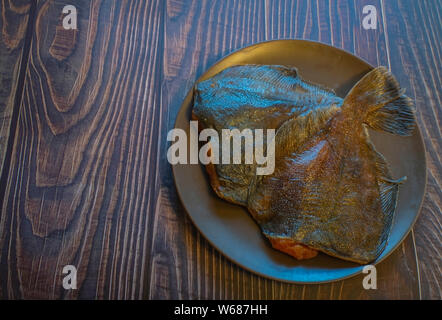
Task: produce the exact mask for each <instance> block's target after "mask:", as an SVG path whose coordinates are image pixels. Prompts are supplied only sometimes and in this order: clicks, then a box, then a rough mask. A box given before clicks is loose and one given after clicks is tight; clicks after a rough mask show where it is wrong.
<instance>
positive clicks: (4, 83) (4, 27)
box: [0, 0, 31, 174]
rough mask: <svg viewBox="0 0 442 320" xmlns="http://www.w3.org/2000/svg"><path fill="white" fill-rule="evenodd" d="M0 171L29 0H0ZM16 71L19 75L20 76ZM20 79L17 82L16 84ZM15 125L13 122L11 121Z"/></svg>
mask: <svg viewBox="0 0 442 320" xmlns="http://www.w3.org/2000/svg"><path fill="white" fill-rule="evenodd" d="M0 6H1V7H0V12H1V16H0V29H1V40H0V83H1V87H0V174H1V173H2V171H3V162H4V159H5V155H6V154H7V148H8V139H9V133H10V130H11V124H12V122H14V121H15V122H16V121H17V116H16V115H15V117H14V119H13V111H14V106H15V105H19V103H20V100H21V97H22V86H23V83H22V82H23V76H24V72H25V69H26V63H24V64H22V62H23V61H24V62H26V61H27V59H26V57H23V52H24V43H25V41H24V39H25V36H26V30H27V27H28V20H29V11H30V8H31V0H25V1H19V0H12V1H6V0H3V1H1V4H0ZM20 74H22V77H21V79H20ZM19 83H20V84H19ZM13 126H15V124H14V125H13Z"/></svg>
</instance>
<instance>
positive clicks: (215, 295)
mask: <svg viewBox="0 0 442 320" xmlns="http://www.w3.org/2000/svg"><path fill="white" fill-rule="evenodd" d="M16 1H17V2H15V1H7V0H3V2H4V4H5V5H10V4H11V3H19V4H20V6H18V5H16V6H13V7H14V8H16V7H17V8H22V9H20V10H19V12H15V13H14V11H13V13H14V14H17V15H19V16H20V17H21V19H22V20H24V19H26V18H24V17H25V16H26V14H25V12H24V10H25V9H24V8H26V6H24V5H23V3H24V2H23V0H20V1H19V0H16ZM67 4H71V3H69V2H68V1H67V0H55V1H49V0H48V1H44V0H41V1H38V2H37V8H36V10H35V16H33V18H34V19H35V24H33V25H32V37H30V39H29V41H30V43H29V45H30V49H31V50H30V54H29V59H28V60H27V61H26V62H27V66H28V67H27V69H26V72H25V73H23V75H24V76H25V78H24V86H23V91H22V92H23V101H22V103H21V104H20V105H19V107H20V109H19V114H18V121H17V122H16V123H15V124H13V125H14V126H13V127H14V128H16V130H15V132H14V135H13V136H14V137H15V140H13V141H12V140H10V143H11V144H12V143H13V148H12V153H11V156H10V162H8V166H9V168H10V170H9V172H7V174H6V175H4V177H5V181H7V183H6V184H5V186H4V188H5V189H6V190H5V195H4V198H3V199H2V212H1V217H0V297H1V298H4V299H6V298H9V299H14V298H50V299H56V298H64V299H75V298H83V299H93V298H99V299H109V298H113V299H140V298H150V299H170V298H172V299H419V298H435V299H440V297H441V289H440V287H441V272H440V269H441V268H440V267H441V266H440V256H441V254H440V251H441V247H440V243H441V241H440V240H441V239H440V234H441V228H440V225H441V222H440V205H441V192H440V172H441V165H440V159H439V154H440V151H441V150H440V141H441V139H440V138H441V137H440V111H441V110H440V108H441V107H440V88H441V78H440V72H441V67H440V61H441V59H440V53H441V48H440V46H441V41H440V40H441V39H440V35H441V31H442V30H440V29H441V25H440V15H441V12H440V11H441V10H440V3H438V2H437V0H432V1H425V2H421V1H419V2H417V1H412V0H409V1H402V2H396V1H391V2H390V1H388V2H387V1H383V0H357V1H332V0H330V1H325V0H311V1H308V0H299V1H289V0H287V1H283V0H281V1H271V0H256V1H247V0H225V1H221V0H219V1H200V0H192V1H190V0H189V1H187V0H167V1H166V0H165V1H159V0H155V1H154V0H153V1H142V0H132V1H131V0H107V1H100V0H93V1H86V0H81V1H76V4H75V6H76V7H77V10H78V31H77V32H75V33H74V34H72V35H69V34H67V33H65V32H63V31H62V30H61V29H60V28H61V19H60V17H61V12H62V8H63V6H64V5H67ZM366 4H371V5H374V6H375V7H376V8H377V9H378V25H377V29H376V30H364V29H363V28H362V18H363V14H362V8H363V6H364V5H366ZM22 11H23V12H22ZM3 12H6V11H4V10H3V9H2V15H3ZM2 21H3V20H2ZM14 21H15V23H18V22H19V21H20V20H19V19H15V20H14ZM22 22H23V21H22ZM23 23H24V22H23ZM417 25H419V27H416V26H417ZM15 28H16V29H15V30H21V29H20V27H19V25H16V27H15ZM22 28H23V27H22ZM57 30H58V35H57ZM281 38H303V39H311V40H317V41H321V42H324V43H328V44H331V45H333V46H336V47H340V48H343V49H345V50H347V51H350V52H352V53H354V54H356V55H357V56H359V57H361V58H363V59H365V60H367V61H368V62H370V63H371V64H373V65H385V66H387V67H390V68H391V69H392V71H393V73H394V74H395V75H397V76H398V78H399V81H400V82H401V85H403V86H404V87H406V88H407V93H408V94H409V95H410V96H411V97H413V98H414V99H415V101H416V105H417V106H418V119H419V125H420V127H421V129H422V131H423V133H424V139H425V143H426V146H427V159H428V167H429V173H428V190H427V196H426V198H425V202H424V207H423V210H422V215H421V217H420V218H419V220H418V222H417V224H416V226H415V228H414V232H413V233H412V234H410V235H409V236H408V237H407V238H406V239H405V241H404V242H403V243H402V244H401V246H400V247H399V248H398V249H397V250H396V251H395V252H394V253H393V254H392V255H391V256H390V257H388V258H387V259H386V260H384V261H383V262H382V263H380V264H379V265H378V267H377V274H378V289H377V290H364V289H363V287H362V278H363V277H362V275H361V276H357V277H354V278H351V279H348V280H344V281H340V282H335V283H330V284H322V285H292V284H286V283H282V282H278V281H273V280H269V279H266V278H262V277H259V276H257V275H255V274H252V273H250V272H248V271H246V270H244V269H242V268H240V267H238V266H236V265H235V264H234V263H232V262H230V261H229V260H228V259H226V258H225V257H224V256H223V255H222V254H221V253H220V252H218V251H217V250H216V249H214V248H213V247H212V246H211V245H210V244H209V243H208V242H207V241H206V240H205V239H204V238H203V237H202V235H201V234H200V233H199V232H198V231H197V230H196V228H195V227H194V226H193V224H192V223H191V221H190V219H189V218H188V217H187V214H186V213H185V211H184V209H183V207H182V205H181V203H180V201H179V199H178V197H177V193H176V190H175V187H174V183H173V177H172V171H171V167H170V165H169V164H168V163H167V160H166V149H167V147H168V144H167V142H166V134H167V132H168V130H170V129H171V128H173V125H174V121H175V117H176V115H177V112H178V110H179V108H180V106H181V103H182V101H183V99H184V97H185V95H186V94H187V92H188V91H189V90H190V89H191V88H192V86H193V84H194V81H195V80H196V79H197V78H198V77H199V76H200V75H201V74H203V73H204V71H205V70H207V69H208V68H209V67H210V66H211V65H212V64H213V63H215V62H216V61H217V60H219V59H221V58H222V57H224V56H225V55H226V54H228V53H230V52H232V51H235V50H237V49H240V48H242V47H244V46H247V45H250V44H254V43H257V42H260V41H265V40H272V39H281ZM10 43H14V42H13V41H12V42H11V41H10ZM20 46H23V44H20V43H18V44H17V47H16V48H20ZM2 50H3V49H2V47H1V46H0V59H4V58H5V57H8V55H7V54H6V53H5V52H6V51H4V50H3V51H2ZM15 50H17V52H19V49H15ZM8 52H9V51H8ZM16 57H17V56H16ZM8 59H11V60H8V61H17V60H16V59H17V58H15V60H14V59H12V58H8ZM14 63H16V62H14ZM14 63H11V64H10V65H11V66H12V65H14ZM16 69H17V67H14V71H11V70H12V69H11V70H10V71H8V72H9V73H4V74H8V76H5V77H9V78H5V79H8V80H7V81H8V82H9V79H12V78H11V77H17V73H18V71H17V70H16ZM1 70H3V68H2V69H1ZM2 72H3V71H2ZM1 76H2V77H3V73H2V74H1ZM11 83H12V87H13V83H14V82H13V81H11ZM12 87H11V88H12ZM10 92H12V89H11V90H10V91H8V92H7V94H6V95H7V96H8V97H11V98H10V99H16V97H17V93H10ZM0 98H1V97H0ZM0 102H1V100H0ZM68 264H71V265H74V266H76V267H77V268H78V290H71V291H67V290H64V289H63V288H62V277H63V274H62V269H63V267H64V266H65V265H68Z"/></svg>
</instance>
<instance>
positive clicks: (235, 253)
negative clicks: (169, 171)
mask: <svg viewBox="0 0 442 320" xmlns="http://www.w3.org/2000/svg"><path fill="white" fill-rule="evenodd" d="M238 64H277V65H286V66H294V67H296V68H297V69H298V71H299V74H300V76H301V77H302V78H303V79H305V80H308V81H311V82H314V83H317V84H320V85H324V86H326V87H328V88H331V89H334V91H335V92H336V93H337V95H339V96H340V97H344V96H345V95H346V93H347V92H348V91H349V90H350V89H351V87H352V86H353V85H354V84H355V83H356V82H357V81H358V80H359V79H360V78H361V77H362V76H363V75H364V74H366V73H367V72H368V71H370V70H371V69H372V68H373V67H372V66H370V65H369V64H368V63H367V62H364V61H363V60H361V59H359V58H357V57H355V56H353V55H352V54H350V53H348V52H345V51H343V50H340V49H337V48H334V47H330V46H328V45H325V44H321V43H317V42H311V41H305V40H277V41H270V42H264V43H259V44H256V45H253V46H250V47H247V48H244V49H241V50H239V51H237V52H235V53H233V54H230V55H229V56H227V57H225V58H224V59H222V60H221V61H219V62H218V63H216V64H215V65H214V66H212V67H211V68H210V69H209V70H208V71H207V72H206V73H205V74H204V75H203V76H202V77H201V78H200V79H199V80H204V79H207V78H210V77H212V76H213V75H215V74H216V73H218V72H220V71H221V70H223V69H225V68H227V67H230V66H234V65H238ZM192 93H193V92H192V90H191V91H190V92H189V94H188V95H187V97H186V99H185V100H184V102H183V105H182V107H181V110H180V111H179V113H178V116H177V120H176V123H175V127H176V128H181V129H183V130H185V131H186V132H187V136H188V137H189V121H190V115H191V110H192V103H193V101H192ZM370 136H371V140H372V142H373V143H374V145H375V146H376V149H377V150H378V151H379V152H381V153H382V154H383V155H384V156H385V158H386V159H387V161H388V163H389V165H390V169H391V172H392V175H393V177H394V178H399V177H402V176H407V177H408V180H407V182H406V183H405V184H403V185H401V186H400V190H399V199H398V205H397V209H396V215H395V219H394V222H393V226H392V230H391V233H390V237H389V240H388V244H387V247H386V248H385V250H384V251H383V253H382V255H381V256H380V257H379V258H378V259H377V260H376V261H375V262H374V263H373V264H376V263H378V262H380V261H381V260H383V259H384V258H385V257H387V256H388V255H389V254H390V253H391V252H392V251H393V250H394V249H395V248H396V247H398V246H399V244H400V243H401V241H402V240H404V238H405V237H406V235H407V234H408V232H409V231H410V229H411V227H412V225H413V223H414V222H415V221H416V218H417V216H418V213H419V209H420V206H421V203H422V199H423V195H424V192H425V182H426V166H425V150H424V145H423V142H422V137H421V133H420V131H419V129H418V128H417V127H416V130H415V131H414V134H413V135H412V136H410V137H400V136H393V135H389V134H384V133H379V132H374V131H370ZM173 174H174V178H175V185H176V188H177V191H178V195H179V197H180V199H181V201H182V203H183V205H184V208H185V209H186V211H187V212H188V214H189V216H190V218H191V219H192V221H193V223H194V224H195V226H196V227H197V228H198V229H199V230H200V231H201V233H202V234H203V235H204V236H205V237H206V239H207V240H208V241H209V242H210V243H211V244H212V245H213V246H215V247H216V248H217V249H218V250H219V251H221V252H222V253H223V254H224V255H225V256H226V257H228V258H229V259H230V260H232V261H233V262H235V263H237V264H238V265H240V266H242V267H244V268H245V269H247V270H249V271H252V272H255V273H257V274H259V275H261V276H264V277H268V278H272V279H277V280H281V281H287V282H294V283H321V282H329V281H334V280H340V279H344V278H347V277H350V276H353V275H356V274H358V273H360V272H361V271H362V268H363V266H361V265H358V264H356V263H352V262H347V261H344V260H340V259H337V258H333V257H330V256H327V255H325V254H323V253H319V254H318V256H317V257H315V258H313V259H310V260H304V261H297V260H295V259H294V258H292V257H290V256H288V255H286V254H284V253H281V252H279V251H277V250H274V249H272V247H271V245H270V244H269V242H268V241H267V240H266V239H265V238H264V236H263V235H262V234H261V231H260V229H259V227H258V225H257V224H256V223H255V222H254V220H253V219H252V217H251V216H250V215H249V213H248V212H247V210H246V209H245V208H242V207H240V206H237V205H234V204H230V203H228V202H226V201H224V200H221V199H220V198H218V197H217V196H216V194H215V192H214V191H213V190H212V188H211V186H210V184H209V180H208V176H207V174H206V172H205V168H204V167H203V165H200V164H199V165H190V164H188V165H182V164H179V165H175V166H173Z"/></svg>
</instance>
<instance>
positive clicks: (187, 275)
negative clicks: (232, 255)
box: [149, 1, 419, 299]
mask: <svg viewBox="0 0 442 320" xmlns="http://www.w3.org/2000/svg"><path fill="white" fill-rule="evenodd" d="M365 4H374V5H375V6H376V7H377V8H378V10H379V12H378V14H379V15H380V16H381V2H380V1H356V2H355V3H353V2H348V1H346V2H335V1H254V2H253V5H250V2H247V1H222V2H221V1H219V2H217V1H211V2H210V3H206V2H203V3H201V2H199V1H192V2H187V1H168V2H167V7H166V9H167V15H166V19H165V24H166V27H165V30H166V33H165V40H164V41H165V42H164V43H165V50H164V68H163V71H164V82H163V85H162V101H163V104H164V108H165V109H166V110H165V112H166V116H167V118H168V119H167V127H165V128H163V130H162V131H161V132H162V137H165V134H166V132H167V130H168V129H171V128H173V123H174V120H175V115H176V113H177V112H178V109H179V107H180V105H181V103H182V101H183V99H184V97H185V95H186V94H187V92H188V90H189V89H190V88H191V87H192V85H193V83H194V81H195V80H196V78H197V77H198V76H200V75H201V74H202V73H203V72H204V71H205V70H206V69H207V68H208V67H210V65H212V64H213V63H214V62H215V61H217V60H218V59H220V58H221V57H223V56H225V55H226V54H227V53H229V52H232V51H234V50H237V49H239V48H242V47H244V46H247V45H249V44H252V43H256V42H259V41H264V40H271V39H280V38H304V39H311V40H318V41H322V42H325V43H329V44H332V45H334V46H337V47H341V48H343V49H346V50H348V51H350V52H353V53H355V54H356V55H359V56H361V57H362V58H364V59H366V60H367V61H369V62H370V63H372V64H374V65H382V64H384V65H385V64H387V49H386V42H385V36H384V30H383V26H382V24H379V25H378V29H377V30H370V31H365V30H364V29H363V28H362V8H363V6H364V5H365ZM161 154H162V155H163V160H162V161H161V163H162V166H161V170H162V173H161V176H162V185H161V194H162V196H161V200H160V202H159V203H158V207H157V211H158V213H157V214H156V215H155V217H156V219H158V220H157V222H156V223H155V224H156V226H157V227H156V228H155V229H154V231H155V236H154V239H155V242H156V243H155V244H154V245H153V247H154V250H155V251H154V252H153V254H154V257H153V261H152V263H153V265H154V267H153V268H154V270H155V272H152V282H151V283H150V294H149V297H150V298H198V299H205V298H208V299H217V298H225V299H309V298H310V299H312V298H319V299H346V298H352V299H369V298H384V299H388V298H418V296H419V292H418V277H417V268H416V262H415V256H414V247H413V242H412V239H411V237H408V238H407V239H406V241H404V243H403V244H402V245H401V247H400V249H398V250H396V252H394V253H393V254H392V255H391V256H390V257H389V258H388V259H387V260H386V261H384V262H382V263H381V264H380V265H379V266H378V277H379V281H378V287H379V288H378V290H370V291H367V290H364V289H363V288H362V278H363V277H362V276H358V277H355V278H352V279H350V280H345V281H341V282H337V283H332V284H324V285H308V286H307V285H306V286H299V285H290V284H286V283H281V282H277V281H272V280H269V279H265V278H262V277H259V276H256V275H254V274H251V273H249V272H247V271H245V270H243V269H242V268H239V267H237V266H236V265H235V264H233V263H231V262H230V261H228V260H227V259H226V258H225V257H224V256H223V255H222V254H220V253H219V252H218V251H217V250H215V249H214V248H212V247H211V246H210V245H209V244H208V243H207V241H206V240H205V239H203V237H202V236H201V235H200V234H199V232H198V231H197V230H196V229H195V228H194V227H193V225H192V224H191V222H190V221H189V219H188V218H187V216H186V213H185V212H184V210H183V208H182V206H181V204H180V203H179V200H178V198H177V195H176V191H175V188H174V185H173V180H172V176H171V170H170V166H169V165H168V164H167V162H166V159H165V158H164V155H165V154H166V152H165V150H164V149H163V151H162V153H161ZM171 265H172V266H175V267H174V268H172V267H171ZM166 279H168V280H166Z"/></svg>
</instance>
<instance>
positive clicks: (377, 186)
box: [248, 67, 415, 264]
mask: <svg viewBox="0 0 442 320" xmlns="http://www.w3.org/2000/svg"><path fill="white" fill-rule="evenodd" d="M308 123H310V125H306V124H308ZM414 123H415V122H414V111H413V108H412V106H411V101H410V100H409V99H408V98H407V97H405V96H403V95H402V92H401V90H400V87H399V85H398V83H397V82H396V80H395V79H394V77H393V76H392V75H391V74H390V73H389V72H388V71H387V70H386V69H385V68H382V67H379V68H376V69H374V70H373V71H371V72H370V73H368V74H367V75H366V76H365V77H364V78H363V79H361V80H360V81H359V82H358V83H357V84H356V85H355V86H354V87H353V89H352V90H351V91H350V93H349V94H348V95H347V97H346V99H345V100H344V104H343V106H342V108H341V110H339V111H338V112H337V113H336V114H335V115H334V116H333V117H332V118H331V119H329V120H328V122H327V125H326V126H325V127H324V128H323V129H321V130H320V131H319V132H318V133H317V134H316V135H314V136H311V137H309V138H307V139H300V140H297V137H299V136H300V133H302V132H303V131H305V130H306V129H305V128H309V126H313V127H314V126H315V125H316V118H315V117H313V118H310V119H309V118H308V117H304V118H302V117H301V118H299V119H295V120H292V121H289V122H288V123H287V124H284V125H283V126H282V127H281V128H280V129H279V130H278V132H277V135H276V168H275V172H274V173H273V175H270V176H264V177H255V180H254V181H253V183H252V187H251V192H250V194H249V198H248V208H249V211H250V212H251V214H252V216H253V217H254V218H255V220H256V221H257V222H258V223H259V225H260V226H261V229H262V231H263V233H264V234H265V235H266V236H267V237H268V238H269V240H270V242H271V243H272V245H273V247H274V248H276V249H279V250H281V251H284V252H286V253H288V254H290V255H292V256H294V257H295V258H298V259H303V258H305V256H304V255H303V254H298V253H297V252H296V251H293V252H291V251H290V250H287V249H286V248H284V246H283V244H284V243H286V242H287V239H291V240H292V242H293V244H294V245H296V244H299V243H301V244H304V245H305V246H308V247H309V248H310V249H316V250H319V251H322V252H324V253H326V254H328V255H331V256H335V257H338V258H340V259H344V260H348V261H353V262H357V263H360V264H365V263H369V262H371V261H373V260H375V259H376V258H377V257H378V256H379V255H380V254H381V253H382V251H383V250H384V248H385V245H386V243H387V238H388V234H389V231H390V228H391V224H392V220H393V215H394V210H395V207H396V199H397V193H398V184H399V183H400V182H401V181H400V180H398V181H393V180H392V178H391V175H390V173H389V170H388V167H387V164H386V162H385V159H384V158H383V157H382V155H380V154H379V153H378V152H377V151H376V150H375V148H374V146H373V145H372V144H371V142H370V139H369V136H368V133H367V130H366V126H369V127H371V128H373V129H376V130H382V131H386V132H389V133H393V134H399V135H409V134H411V132H412V130H413V128H414ZM294 245H293V246H294Z"/></svg>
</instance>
